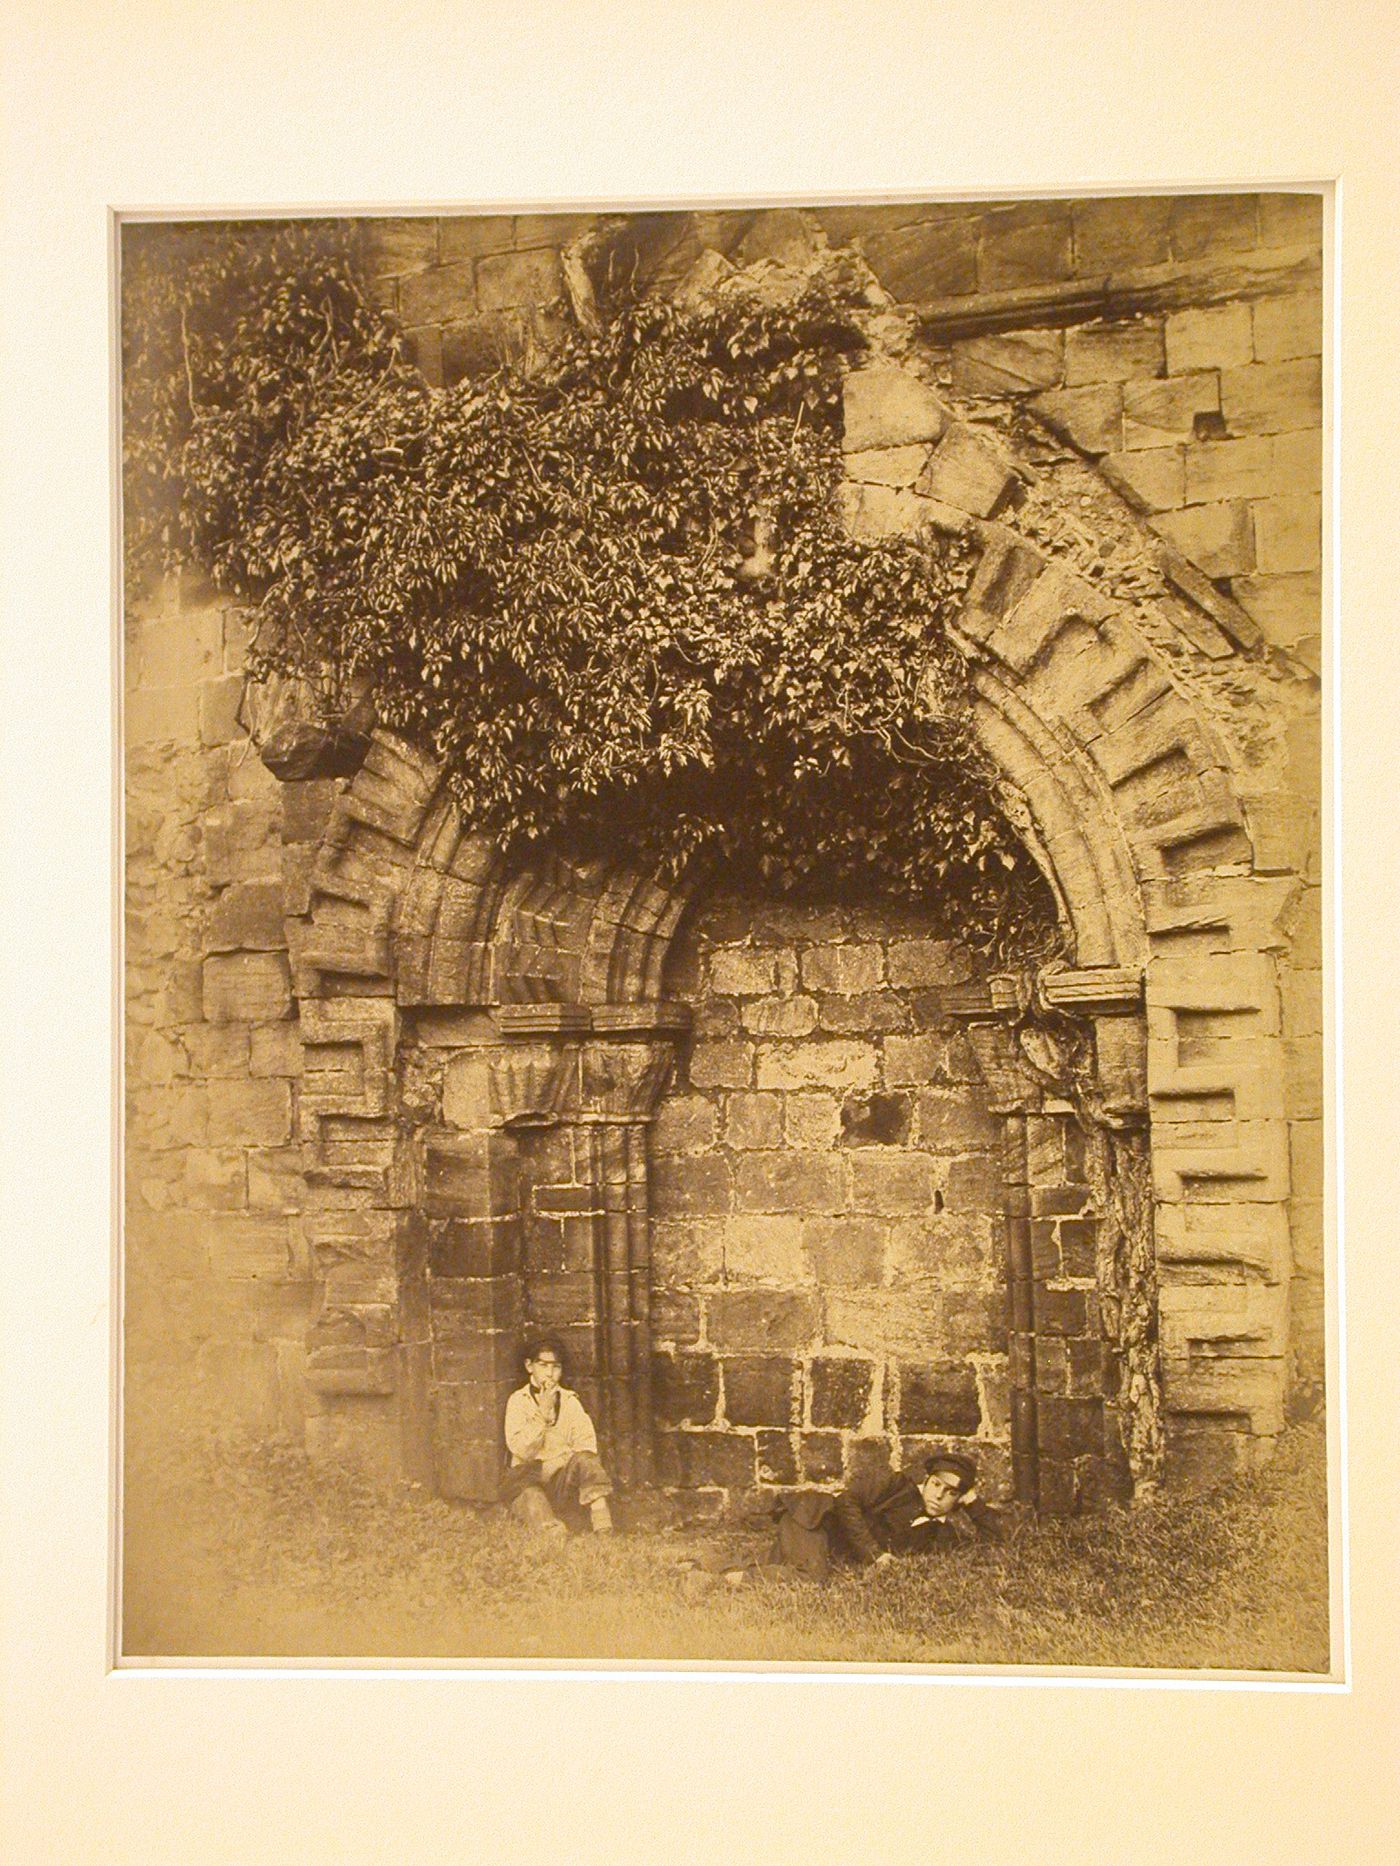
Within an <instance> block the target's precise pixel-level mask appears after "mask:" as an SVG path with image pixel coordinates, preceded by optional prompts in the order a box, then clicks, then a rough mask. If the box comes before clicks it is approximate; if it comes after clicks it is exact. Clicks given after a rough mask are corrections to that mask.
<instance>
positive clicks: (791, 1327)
mask: <svg viewBox="0 0 1400 1866" xmlns="http://www.w3.org/2000/svg"><path fill="white" fill-rule="evenodd" d="M819 1319H820V1312H819V1310H818V1307H817V1302H816V1298H815V1297H813V1296H811V1295H809V1294H806V1293H803V1292H800V1291H796V1290H768V1289H726V1290H720V1291H719V1292H717V1293H716V1294H715V1295H714V1296H713V1297H712V1298H711V1299H710V1306H709V1322H708V1326H709V1335H710V1339H711V1341H712V1342H713V1343H714V1344H715V1346H716V1347H717V1348H718V1349H719V1350H720V1352H721V1353H725V1354H728V1353H732V1352H736V1351H737V1352H740V1353H742V1352H744V1351H745V1350H757V1351H761V1352H767V1353H770V1354H797V1353H800V1352H801V1351H802V1349H804V1348H805V1347H806V1346H807V1345H808V1344H809V1342H810V1341H811V1340H812V1337H813V1335H814V1333H815V1331H816V1328H817V1325H818V1321H819Z"/></svg>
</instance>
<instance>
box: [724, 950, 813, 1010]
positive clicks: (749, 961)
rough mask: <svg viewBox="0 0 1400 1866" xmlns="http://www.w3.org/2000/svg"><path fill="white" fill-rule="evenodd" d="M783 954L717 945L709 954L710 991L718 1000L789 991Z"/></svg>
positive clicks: (789, 975) (790, 982)
mask: <svg viewBox="0 0 1400 1866" xmlns="http://www.w3.org/2000/svg"><path fill="white" fill-rule="evenodd" d="M786 957H787V955H783V954H779V953H776V952H771V951H765V950H763V949H761V948H760V949H754V948H751V947H744V946H721V947H718V948H717V949H716V950H715V951H714V952H713V953H711V955H710V981H709V982H710V990H711V991H712V992H717V993H719V994H720V995H721V996H722V997H732V998H751V997H766V996H770V995H772V994H773V993H775V992H785V991H788V990H790V989H791V986H792V983H793V978H792V976H791V968H792V962H791V960H790V959H788V962H787V965H786V966H783V965H782V964H781V963H780V961H781V960H782V959H784V958H786Z"/></svg>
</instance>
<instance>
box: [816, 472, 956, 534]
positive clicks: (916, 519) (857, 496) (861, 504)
mask: <svg viewBox="0 0 1400 1866" xmlns="http://www.w3.org/2000/svg"><path fill="white" fill-rule="evenodd" d="M836 504H837V510H838V512H839V513H840V516H841V522H842V524H843V525H844V526H845V528H846V531H847V533H848V534H849V535H850V536H851V537H853V538H864V539H875V538H910V537H913V536H914V534H915V533H916V532H918V531H921V530H922V529H923V527H924V526H925V525H927V524H930V523H931V522H932V521H933V519H934V518H935V517H938V516H939V515H941V514H946V513H947V512H948V510H949V508H947V507H945V506H941V505H937V504H935V502H934V501H933V500H932V499H923V498H920V497H918V496H917V495H915V494H914V493H912V492H905V491H903V490H901V489H900V488H898V487H894V486H868V485H867V486H857V485H853V484H851V483H850V482H846V483H844V484H842V485H841V486H839V487H838V488H837V494H836ZM953 516H954V521H955V522H954V524H953V526H952V529H954V530H956V529H958V528H959V527H960V526H961V525H962V524H964V523H965V518H964V516H963V515H961V514H955V515H953ZM945 529H947V527H945Z"/></svg>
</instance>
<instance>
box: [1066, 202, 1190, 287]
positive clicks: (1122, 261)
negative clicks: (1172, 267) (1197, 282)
mask: <svg viewBox="0 0 1400 1866" xmlns="http://www.w3.org/2000/svg"><path fill="white" fill-rule="evenodd" d="M1072 212H1073V217H1074V269H1075V271H1076V272H1078V273H1081V274H1086V273H1087V274H1090V275H1095V274H1109V273H1115V272H1125V271H1129V270H1132V269H1134V268H1136V267H1139V266H1158V265H1161V264H1162V263H1163V262H1164V261H1165V260H1166V259H1168V258H1169V257H1170V224H1171V202H1170V200H1168V199H1166V198H1165V197H1163V196H1160V195H1121V196H1118V197H1116V198H1110V199H1107V200H1102V201H1076V202H1075V203H1074V204H1073V209H1072Z"/></svg>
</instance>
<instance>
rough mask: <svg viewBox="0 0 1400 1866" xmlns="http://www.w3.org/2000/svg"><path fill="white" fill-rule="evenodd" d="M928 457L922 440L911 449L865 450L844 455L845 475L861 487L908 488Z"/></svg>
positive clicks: (874, 448)
mask: <svg viewBox="0 0 1400 1866" xmlns="http://www.w3.org/2000/svg"><path fill="white" fill-rule="evenodd" d="M928 455H929V449H928V443H927V442H924V441H921V442H919V443H917V444H916V445H915V446H912V447H868V448H866V450H865V451H864V452H863V453H848V454H847V455H846V461H845V465H846V474H847V477H848V478H849V479H853V480H857V481H859V482H860V483H862V484H864V485H871V486H896V487H899V486H903V487H908V486H912V485H913V484H914V481H915V480H916V479H917V478H918V477H919V475H920V473H922V471H923V469H924V465H925V463H926V461H927V460H928Z"/></svg>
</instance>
